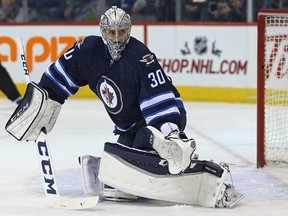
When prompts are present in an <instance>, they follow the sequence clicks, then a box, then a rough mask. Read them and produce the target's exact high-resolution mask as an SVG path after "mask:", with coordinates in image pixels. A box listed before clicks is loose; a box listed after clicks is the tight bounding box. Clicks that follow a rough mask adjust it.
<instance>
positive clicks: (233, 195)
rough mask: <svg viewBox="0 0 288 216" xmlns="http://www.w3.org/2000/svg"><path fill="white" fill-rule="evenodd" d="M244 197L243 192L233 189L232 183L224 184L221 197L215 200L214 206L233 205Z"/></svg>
mask: <svg viewBox="0 0 288 216" xmlns="http://www.w3.org/2000/svg"><path fill="white" fill-rule="evenodd" d="M243 198H244V196H243V194H241V193H239V192H238V191H236V190H235V187H234V186H233V185H226V189H225V191H224V194H223V197H222V198H221V199H220V200H218V201H217V203H216V207H220V208H225V207H230V208H231V207H233V206H234V205H236V204H237V203H238V202H239V201H240V200H242V199H243Z"/></svg>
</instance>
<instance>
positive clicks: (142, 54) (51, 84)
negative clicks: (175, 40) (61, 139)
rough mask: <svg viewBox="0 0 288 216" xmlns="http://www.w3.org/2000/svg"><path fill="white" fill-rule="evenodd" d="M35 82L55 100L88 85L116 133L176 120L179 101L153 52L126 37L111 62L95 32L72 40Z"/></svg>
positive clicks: (157, 126)
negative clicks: (122, 49) (38, 80)
mask: <svg viewBox="0 0 288 216" xmlns="http://www.w3.org/2000/svg"><path fill="white" fill-rule="evenodd" d="M39 85H40V86H41V87H43V88H44V89H46V90H47V91H48V93H49V97H50V98H51V99H53V100H56V101H58V102H60V103H62V104H63V103H64V101H65V100H66V99H67V98H68V97H69V96H71V95H74V94H76V92H77V91H78V89H79V87H81V86H85V85H89V87H90V89H91V90H92V91H93V92H94V93H95V94H96V95H97V96H98V97H99V99H100V100H101V101H102V102H103V104H104V105H105V108H106V110H107V112H108V114H109V115H110V117H111V119H112V121H113V122H114V123H115V129H116V131H119V132H126V131H128V130H130V129H131V128H132V127H133V126H134V125H135V124H137V123H139V122H141V121H142V122H143V121H145V122H146V124H147V125H152V126H154V127H156V128H158V129H159V128H160V126H161V125H162V124H163V123H165V122H173V123H176V124H177V125H179V124H180V119H181V118H180V110H181V111H184V112H185V110H184V107H183V102H182V100H181V99H180V95H179V93H178V91H177V90H176V88H175V87H174V86H173V85H172V82H171V80H170V79H169V78H168V77H167V76H166V75H165V73H164V71H163V69H162V67H161V66H160V64H159V63H158V61H157V58H156V56H155V55H154V54H153V53H152V52H151V51H150V50H149V49H148V48H147V47H146V46H145V45H144V44H143V43H141V42H140V41H138V40H137V39H135V38H133V37H131V38H130V41H129V43H128V44H127V46H126V48H125V50H124V51H123V52H122V57H121V58H120V60H118V61H114V62H113V61H112V60H111V57H110V55H109V52H108V49H107V47H106V45H105V44H104V43H103V41H102V38H101V37H98V36H88V37H86V38H84V39H81V40H79V41H77V42H76V43H75V44H74V45H73V46H72V47H71V48H70V49H69V50H68V51H67V52H66V53H65V54H63V55H62V56H61V57H60V58H59V59H58V60H57V61H56V62H54V63H53V64H51V65H50V67H49V68H48V69H47V70H46V71H45V73H44V74H43V76H42V78H41V80H40V83H39Z"/></svg>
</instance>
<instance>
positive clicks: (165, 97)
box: [140, 91, 175, 111]
mask: <svg viewBox="0 0 288 216" xmlns="http://www.w3.org/2000/svg"><path fill="white" fill-rule="evenodd" d="M169 100H175V95H174V94H173V92H171V91H168V92H164V93H162V94H159V95H155V96H153V97H151V98H148V99H145V100H143V101H141V102H140V108H141V110H142V111H143V110H146V109H149V108H151V107H153V106H156V105H157V104H161V103H164V102H166V101H169Z"/></svg>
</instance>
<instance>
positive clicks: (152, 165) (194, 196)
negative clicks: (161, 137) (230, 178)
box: [99, 143, 227, 208]
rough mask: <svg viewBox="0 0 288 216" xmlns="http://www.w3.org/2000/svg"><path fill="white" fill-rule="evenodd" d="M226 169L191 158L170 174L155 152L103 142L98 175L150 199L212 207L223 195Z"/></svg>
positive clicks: (110, 182) (125, 189)
mask: <svg viewBox="0 0 288 216" xmlns="http://www.w3.org/2000/svg"><path fill="white" fill-rule="evenodd" d="M226 174H227V170H226V169H224V168H223V167H222V166H220V165H218V164H216V163H213V162H211V161H200V160H192V164H191V166H190V167H188V168H187V169H186V170H185V171H184V172H183V173H181V174H179V175H171V174H170V173H169V170H168V167H167V164H165V163H163V159H162V158H161V157H159V155H157V154H155V153H150V152H146V151H141V150H138V149H133V148H129V147H127V146H124V145H120V144H115V143H106V144H105V146H104V152H103V154H102V157H101V163H100V169H99V179H100V181H101V182H103V183H104V184H108V185H110V186H112V187H114V188H117V189H119V190H121V191H123V192H126V193H130V194H134V195H136V196H140V197H146V198H150V199H156V200H163V201H170V202H176V203H181V204H191V205H198V206H203V207H210V208H213V207H215V205H216V202H217V201H218V200H220V199H221V198H222V197H223V193H224V190H225V185H224V178H225V176H226Z"/></svg>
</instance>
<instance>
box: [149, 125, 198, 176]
mask: <svg viewBox="0 0 288 216" xmlns="http://www.w3.org/2000/svg"><path fill="white" fill-rule="evenodd" d="M174 125H175V124H173V123H165V124H164V125H163V126H162V127H161V131H162V132H163V133H162V132H160V131H159V130H157V129H156V128H154V127H152V126H147V129H148V130H149V131H150V132H151V138H150V142H151V144H152V146H153V148H154V149H155V150H156V151H157V152H158V154H159V155H160V157H162V158H163V159H165V160H167V162H168V168H169V172H170V173H171V174H180V173H181V172H183V171H184V170H185V169H186V168H187V167H189V165H190V163H191V157H192V155H193V153H194V151H195V150H196V143H195V141H194V139H188V138H187V137H186V135H185V133H184V132H182V131H179V129H174V127H173V126H174ZM171 126H172V127H171ZM165 127H169V128H170V129H173V130H172V131H170V132H169V134H168V135H167V136H165V135H164V134H165V133H166V131H167V130H165ZM163 128H164V129H163Z"/></svg>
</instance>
